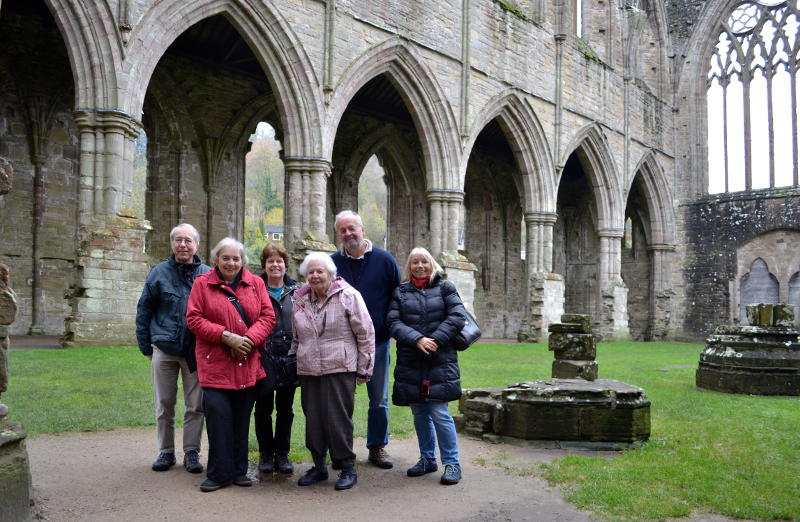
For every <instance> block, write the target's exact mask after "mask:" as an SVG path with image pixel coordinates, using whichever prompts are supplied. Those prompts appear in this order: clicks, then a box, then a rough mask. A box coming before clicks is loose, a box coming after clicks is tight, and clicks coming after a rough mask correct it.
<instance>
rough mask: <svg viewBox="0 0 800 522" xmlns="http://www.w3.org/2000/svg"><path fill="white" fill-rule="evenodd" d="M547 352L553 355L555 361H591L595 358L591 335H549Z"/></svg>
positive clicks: (592, 336)
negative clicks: (551, 352)
mask: <svg viewBox="0 0 800 522" xmlns="http://www.w3.org/2000/svg"><path fill="white" fill-rule="evenodd" d="M548 350H551V351H553V352H554V353H555V358H556V359H566V360H570V361H593V360H594V359H595V358H596V357H597V348H596V345H595V337H594V335H593V334H585V333H551V334H550V339H549V341H548Z"/></svg>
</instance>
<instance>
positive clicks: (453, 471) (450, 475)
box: [439, 464, 461, 486]
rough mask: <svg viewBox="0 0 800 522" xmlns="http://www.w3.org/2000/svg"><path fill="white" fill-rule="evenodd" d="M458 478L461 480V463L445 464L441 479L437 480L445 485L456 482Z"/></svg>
mask: <svg viewBox="0 0 800 522" xmlns="http://www.w3.org/2000/svg"><path fill="white" fill-rule="evenodd" d="M459 480H461V465H460V464H445V465H444V474H443V475H442V480H440V481H439V482H441V483H442V484H444V485H445V486H452V485H453V484H458V481H459Z"/></svg>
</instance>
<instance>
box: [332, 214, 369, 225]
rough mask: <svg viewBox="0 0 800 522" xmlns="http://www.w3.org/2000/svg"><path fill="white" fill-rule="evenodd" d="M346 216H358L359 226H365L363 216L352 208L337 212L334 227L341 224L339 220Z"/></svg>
mask: <svg viewBox="0 0 800 522" xmlns="http://www.w3.org/2000/svg"><path fill="white" fill-rule="evenodd" d="M346 217H354V218H356V223H358V226H360V227H361V228H364V222H363V221H361V216H359V215H358V214H356V213H355V212H353V211H352V210H342V211H341V212H339V213H338V214H336V217H335V218H333V228H334V229H337V225H338V224H339V220H340V219H342V218H346Z"/></svg>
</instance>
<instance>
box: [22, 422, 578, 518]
mask: <svg viewBox="0 0 800 522" xmlns="http://www.w3.org/2000/svg"><path fill="white" fill-rule="evenodd" d="M459 442H460V444H461V454H462V465H463V468H464V479H463V480H462V481H461V483H459V484H458V485H455V486H449V487H447V486H441V485H440V484H439V476H440V474H441V473H440V472H437V473H432V474H430V475H426V476H424V477H419V478H409V477H406V475H405V470H406V469H407V468H408V467H410V466H411V465H413V464H414V463H415V462H416V460H417V456H418V452H417V447H416V440H415V439H407V440H395V441H392V443H391V444H390V446H389V448H387V449H389V450H390V452H391V455H392V457H393V458H394V461H395V468H394V469H392V470H389V471H383V470H379V469H377V468H375V467H373V466H370V465H369V464H366V463H365V462H366V457H367V451H366V449H365V448H364V441H363V440H358V441H357V442H356V447H357V450H356V452H357V454H358V460H359V469H358V471H359V475H358V485H356V487H355V488H353V489H352V490H350V491H342V492H338V491H334V489H333V483H334V481H335V475H332V477H331V480H329V481H328V483H323V484H318V485H315V486H311V487H307V488H301V487H298V486H297V483H296V481H297V478H298V477H299V476H300V474H301V473H303V472H305V471H306V470H307V469H308V468H309V467H310V464H308V463H301V464H297V465H296V469H297V471H296V472H295V473H294V475H292V476H290V477H288V478H287V477H284V476H278V475H275V477H274V478H272V477H270V478H265V477H264V476H262V477H261V478H262V480H261V481H260V482H257V483H256V484H255V485H254V486H253V487H251V488H241V487H236V486H231V487H228V488H226V489H223V490H220V491H216V492H213V493H201V492H200V491H199V489H198V486H199V485H200V482H202V480H203V479H204V478H205V475H204V474H200V475H191V474H189V473H186V472H185V471H184V470H183V468H182V467H181V466H180V465H178V466H176V467H175V468H173V469H172V470H170V471H168V472H163V473H156V472H153V471H151V470H150V463H151V461H152V460H153V459H154V457H155V453H156V452H155V451H154V449H153V448H154V447H155V433H154V431H153V430H151V429H148V430H141V429H135V430H134V429H130V430H128V429H121V430H115V431H109V432H97V433H76V434H67V435H42V436H38V437H34V438H32V439H30V440H28V453H29V455H30V460H31V474H32V477H33V485H34V491H35V498H36V506H35V513H36V516H38V518H39V519H41V520H52V521H62V520H63V521H84V520H97V521H118V522H131V521H139V520H170V521H179V520H191V521H192V522H202V521H207V520H208V521H211V520H213V521H218V520H228V521H249V520H282V521H289V520H348V519H349V520H354V519H355V520H405V521H409V520H410V521H414V520H476V521H477V520H481V521H483V520H515V521H516V520H538V521H573V520H582V521H583V520H589V518H588V514H587V513H584V512H581V511H578V510H577V509H575V508H574V507H573V506H571V505H569V504H568V503H566V502H565V501H564V500H563V498H562V497H561V495H560V494H559V492H558V491H557V490H555V489H553V488H550V487H548V486H547V483H546V482H545V481H544V480H542V479H541V478H538V477H535V476H533V474H532V472H531V471H530V470H531V469H533V468H531V466H536V465H537V464H538V463H541V462H546V461H549V460H551V459H553V458H556V457H559V456H561V455H563V454H565V453H566V452H564V451H559V450H540V449H532V448H520V447H515V446H509V445H495V444H487V443H484V442H480V441H476V440H472V439H467V438H463V437H462V438H460V440H459ZM181 457H182V455H181V454H180V452H179V454H178V458H179V460H180V458H181ZM202 457H203V460H204V459H205V455H203V456H202ZM251 475H252V476H255V475H256V474H255V473H253V472H252V471H251Z"/></svg>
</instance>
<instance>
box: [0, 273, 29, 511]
mask: <svg viewBox="0 0 800 522" xmlns="http://www.w3.org/2000/svg"><path fill="white" fill-rule="evenodd" d="M8 276H9V274H8V267H7V266H5V265H3V264H1V263H0V399H2V394H3V393H4V392H5V391H7V390H8V348H9V340H8V325H9V324H11V323H13V322H14V319H15V318H16V315H17V300H16V294H15V293H14V291H13V290H12V289H11V288H10V287H9V286H8V279H9V277H8ZM7 415H8V408H7V407H6V406H5V405H4V404H2V403H0V520H3V521H5V520H30V511H31V498H32V496H31V491H32V489H31V472H30V464H29V462H28V451H27V449H26V448H25V437H27V433H26V432H25V429H24V428H23V426H22V424H20V423H18V422H11V421H10V420H8V418H7Z"/></svg>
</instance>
